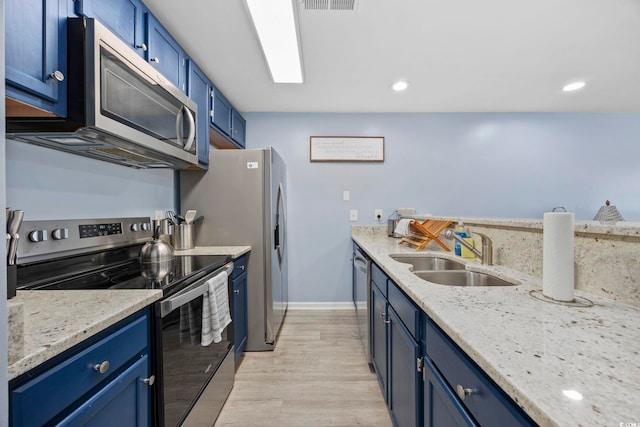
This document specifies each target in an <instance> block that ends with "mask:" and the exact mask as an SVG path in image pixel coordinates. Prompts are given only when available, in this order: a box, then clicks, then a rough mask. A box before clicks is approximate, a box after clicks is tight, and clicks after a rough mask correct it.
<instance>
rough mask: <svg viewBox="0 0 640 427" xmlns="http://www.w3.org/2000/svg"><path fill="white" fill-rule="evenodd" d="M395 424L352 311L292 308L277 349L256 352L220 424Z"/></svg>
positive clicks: (265, 426)
mask: <svg viewBox="0 0 640 427" xmlns="http://www.w3.org/2000/svg"><path fill="white" fill-rule="evenodd" d="M227 426H236V427H252V426H256V427H270V426H273V427H276V426H277V427H307V426H309V427H351V426H372V427H373V426H376V427H377V426H380V427H390V426H391V421H390V419H389V415H388V412H387V408H386V405H385V403H384V400H383V398H382V393H381V392H380V386H379V385H378V380H377V378H376V375H375V374H374V373H372V372H371V371H370V370H369V366H368V364H367V363H366V361H365V359H364V352H363V350H362V345H361V344H360V341H359V338H358V328H357V325H356V319H355V313H354V312H353V311H351V310H335V311H329V310H322V311H316V310H289V311H288V313H287V316H286V318H285V321H284V323H283V325H282V330H281V331H280V336H279V341H278V344H277V346H276V349H275V351H273V352H248V353H245V355H244V360H243V361H242V363H241V365H240V367H239V368H238V370H237V371H236V378H235V385H234V387H233V390H232V391H231V395H230V396H229V398H228V399H227V403H226V404H225V406H224V408H223V409H222V412H221V413H220V416H219V417H218V420H217V421H216V423H215V426H214V427H227Z"/></svg>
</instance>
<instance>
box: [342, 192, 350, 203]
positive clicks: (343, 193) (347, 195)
mask: <svg viewBox="0 0 640 427" xmlns="http://www.w3.org/2000/svg"><path fill="white" fill-rule="evenodd" d="M349 198H350V194H349V190H344V191H343V192H342V200H344V201H345V202H348V201H349Z"/></svg>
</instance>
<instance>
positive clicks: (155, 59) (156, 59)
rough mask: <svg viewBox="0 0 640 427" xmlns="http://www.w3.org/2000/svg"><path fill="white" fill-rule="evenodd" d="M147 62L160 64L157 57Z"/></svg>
mask: <svg viewBox="0 0 640 427" xmlns="http://www.w3.org/2000/svg"><path fill="white" fill-rule="evenodd" d="M149 61H151V62H155V63H156V64H159V63H160V58H158V57H157V56H154V57H153V58H151V59H150V60H149Z"/></svg>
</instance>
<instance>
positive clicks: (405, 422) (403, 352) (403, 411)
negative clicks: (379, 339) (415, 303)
mask: <svg viewBox="0 0 640 427" xmlns="http://www.w3.org/2000/svg"><path fill="white" fill-rule="evenodd" d="M387 311H388V313H387V316H388V317H389V321H390V323H389V329H388V331H389V334H388V335H389V336H388V339H387V341H388V346H389V385H388V387H389V400H388V402H387V405H388V406H389V413H390V414H391V418H392V419H393V421H394V425H395V426H396V427H417V426H418V425H419V420H420V401H421V399H420V389H421V385H422V382H421V379H422V378H421V375H420V373H419V372H418V368H417V363H418V360H419V358H420V347H419V345H418V343H417V342H416V341H415V340H414V338H413V337H412V336H411V334H410V333H409V331H408V330H407V328H405V326H404V325H403V324H402V322H401V321H400V317H399V316H398V315H397V314H396V312H395V310H393V309H392V308H388V309H387Z"/></svg>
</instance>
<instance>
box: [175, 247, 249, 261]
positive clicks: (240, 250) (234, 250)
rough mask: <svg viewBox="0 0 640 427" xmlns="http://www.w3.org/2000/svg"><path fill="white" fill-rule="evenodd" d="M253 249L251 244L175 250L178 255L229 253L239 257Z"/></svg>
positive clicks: (234, 257)
mask: <svg viewBox="0 0 640 427" xmlns="http://www.w3.org/2000/svg"><path fill="white" fill-rule="evenodd" d="M250 251H251V246H196V247H195V248H193V249H185V250H183V251H175V254H176V255H229V256H230V257H232V258H233V259H236V258H239V257H241V256H242V255H244V254H246V253H247V252H250Z"/></svg>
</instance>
